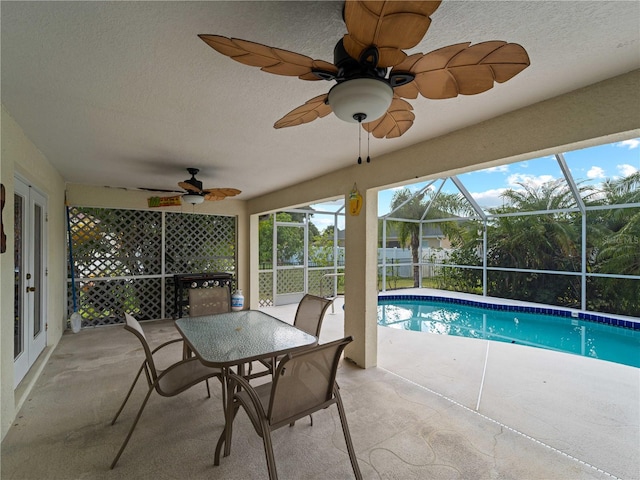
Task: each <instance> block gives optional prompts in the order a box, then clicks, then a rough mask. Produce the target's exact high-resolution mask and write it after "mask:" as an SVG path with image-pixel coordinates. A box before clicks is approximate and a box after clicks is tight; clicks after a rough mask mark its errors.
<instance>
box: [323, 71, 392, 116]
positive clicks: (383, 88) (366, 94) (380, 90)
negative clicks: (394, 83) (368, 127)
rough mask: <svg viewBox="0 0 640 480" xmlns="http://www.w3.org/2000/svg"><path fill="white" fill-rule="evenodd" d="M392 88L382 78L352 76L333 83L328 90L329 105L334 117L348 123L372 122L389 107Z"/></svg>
mask: <svg viewBox="0 0 640 480" xmlns="http://www.w3.org/2000/svg"><path fill="white" fill-rule="evenodd" d="M391 100H393V89H392V88H391V86H389V84H387V83H386V82H385V81H384V80H377V79H375V78H354V79H352V80H346V81H344V82H341V83H338V84H337V85H334V86H333V88H332V89H331V90H330V91H329V105H330V106H331V109H332V110H333V113H335V115H336V117H338V118H339V119H340V120H344V121H345V122H349V123H358V122H359V120H358V118H362V115H365V117H364V119H363V120H362V121H366V122H372V121H373V120H376V119H378V118H380V117H381V116H382V115H384V113H385V112H386V111H387V110H388V109H389V105H391Z"/></svg>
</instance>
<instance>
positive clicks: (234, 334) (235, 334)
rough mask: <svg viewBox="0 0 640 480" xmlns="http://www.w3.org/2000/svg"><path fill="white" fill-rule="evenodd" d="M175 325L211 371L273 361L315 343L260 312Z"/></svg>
mask: <svg viewBox="0 0 640 480" xmlns="http://www.w3.org/2000/svg"><path fill="white" fill-rule="evenodd" d="M175 324H176V327H177V328H178V330H179V331H180V333H181V335H182V336H183V337H184V339H185V341H186V342H187V344H188V345H189V346H190V347H191V349H192V350H193V351H194V352H195V353H196V355H197V356H198V358H199V359H200V361H201V362H202V363H204V364H205V365H209V366H212V367H229V366H232V365H238V364H240V363H245V362H249V361H252V360H257V359H259V358H265V357H275V356H279V355H283V354H285V353H288V352H291V351H293V350H296V349H298V348H303V347H307V346H312V345H314V344H316V343H317V341H318V339H317V338H316V337H314V336H313V335H309V334H307V333H305V332H303V331H302V330H299V329H297V328H296V327H294V326H293V325H290V324H288V323H286V322H283V321H282V320H279V319H277V318H275V317H272V316H271V315H268V314H266V313H264V312H261V311H259V310H243V311H239V312H229V313H219V314H215V315H205V316H201V317H188V318H186V317H185V318H180V319H178V320H176V322H175Z"/></svg>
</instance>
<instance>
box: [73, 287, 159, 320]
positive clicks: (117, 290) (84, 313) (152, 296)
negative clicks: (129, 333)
mask: <svg viewBox="0 0 640 480" xmlns="http://www.w3.org/2000/svg"><path fill="white" fill-rule="evenodd" d="M160 282H161V279H160V278H136V279H127V280H120V279H114V280H95V281H90V282H79V281H78V282H76V296H77V300H78V313H80V316H81V317H82V326H83V327H88V326H98V325H112V324H116V323H122V322H124V312H129V313H131V314H132V315H133V316H134V317H136V318H137V319H138V320H150V319H156V318H161V312H160V306H161V292H160ZM67 302H68V308H69V311H70V312H73V299H72V295H71V288H69V290H68V295H67Z"/></svg>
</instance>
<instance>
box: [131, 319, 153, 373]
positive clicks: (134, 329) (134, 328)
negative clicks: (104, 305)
mask: <svg viewBox="0 0 640 480" xmlns="http://www.w3.org/2000/svg"><path fill="white" fill-rule="evenodd" d="M124 318H125V321H126V323H127V324H126V325H125V327H124V328H125V330H128V331H130V332H131V333H133V334H134V335H135V336H136V337H138V340H140V343H141V344H142V348H143V349H144V354H145V356H146V359H147V361H146V365H147V371H148V373H149V375H151V378H153V380H155V379H156V378H158V373H157V372H156V365H155V363H154V362H153V354H152V353H151V349H150V348H149V344H148V343H147V337H146V336H145V334H144V330H142V326H140V323H139V322H138V320H136V319H135V318H133V316H132V315H130V314H129V313H126V312H125V314H124Z"/></svg>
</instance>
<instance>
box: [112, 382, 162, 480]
mask: <svg viewBox="0 0 640 480" xmlns="http://www.w3.org/2000/svg"><path fill="white" fill-rule="evenodd" d="M153 389H154V385H151V386H150V387H149V391H148V392H147V395H146V396H145V397H144V401H143V402H142V405H140V409H139V410H138V414H137V415H136V418H135V420H134V421H133V425H131V428H130V429H129V433H128V434H127V438H125V439H124V442H123V443H122V446H121V447H120V451H118V454H117V455H116V458H114V459H113V462H112V463H111V469H112V470H113V467H115V466H116V463H118V460H119V459H120V455H122V452H124V449H125V447H126V446H127V443H129V439H130V438H131V435H132V434H133V430H134V429H135V428H136V425H137V424H138V420H140V417H141V416H142V411H143V410H144V407H145V405H146V404H147V400H149V397H150V396H151V392H153Z"/></svg>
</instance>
